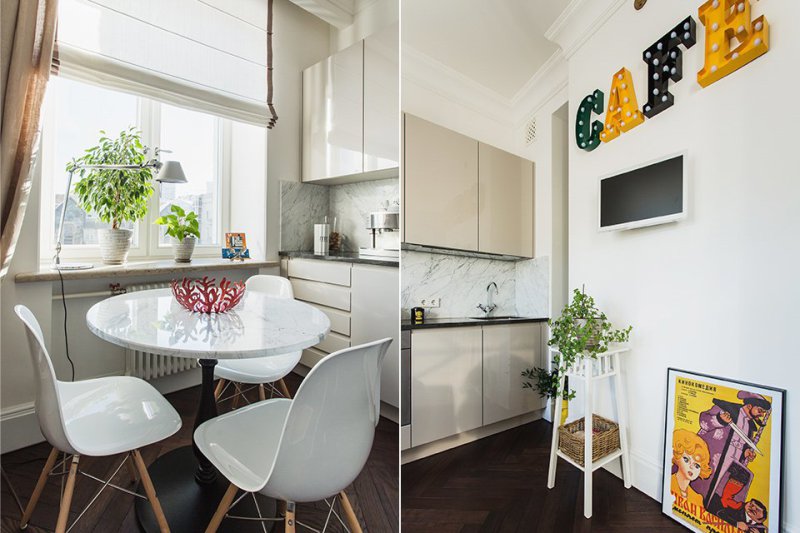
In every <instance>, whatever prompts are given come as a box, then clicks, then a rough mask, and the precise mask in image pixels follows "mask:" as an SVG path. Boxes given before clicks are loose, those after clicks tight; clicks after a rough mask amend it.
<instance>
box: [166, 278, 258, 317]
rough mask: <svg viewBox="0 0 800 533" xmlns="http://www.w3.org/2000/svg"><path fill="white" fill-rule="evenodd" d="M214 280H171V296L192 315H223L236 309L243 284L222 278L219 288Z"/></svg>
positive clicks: (241, 294) (242, 292)
mask: <svg viewBox="0 0 800 533" xmlns="http://www.w3.org/2000/svg"><path fill="white" fill-rule="evenodd" d="M215 282H216V278H212V279H208V276H205V277H204V278H203V279H190V278H183V279H182V280H181V281H178V280H172V283H171V285H172V294H173V295H174V296H175V299H176V300H178V303H179V304H181V305H182V306H183V307H185V308H186V309H188V310H189V311H192V312H193V313H224V312H226V311H229V310H231V309H233V308H234V307H236V305H237V304H238V303H239V302H240V301H242V297H243V296H244V283H243V282H241V281H234V282H231V281H228V279H227V278H222V281H220V282H219V286H217V285H216V284H215Z"/></svg>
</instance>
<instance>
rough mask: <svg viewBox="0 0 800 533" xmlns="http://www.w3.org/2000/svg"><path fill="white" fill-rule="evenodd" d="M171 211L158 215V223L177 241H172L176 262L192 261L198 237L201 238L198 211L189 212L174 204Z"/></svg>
mask: <svg viewBox="0 0 800 533" xmlns="http://www.w3.org/2000/svg"><path fill="white" fill-rule="evenodd" d="M170 211H171V213H169V214H167V215H164V216H161V217H158V218H157V219H156V224H158V225H159V226H164V227H165V231H164V233H165V234H166V235H169V236H170V237H172V238H173V239H175V241H174V242H173V243H172V250H173V252H174V253H175V262H176V263H189V262H191V261H192V253H193V252H194V245H195V244H196V243H197V239H199V238H200V223H199V221H198V220H197V213H195V212H194V211H189V212H188V213H187V212H186V211H185V210H184V209H183V208H182V207H181V206H179V205H175V204H172V206H171V207H170Z"/></svg>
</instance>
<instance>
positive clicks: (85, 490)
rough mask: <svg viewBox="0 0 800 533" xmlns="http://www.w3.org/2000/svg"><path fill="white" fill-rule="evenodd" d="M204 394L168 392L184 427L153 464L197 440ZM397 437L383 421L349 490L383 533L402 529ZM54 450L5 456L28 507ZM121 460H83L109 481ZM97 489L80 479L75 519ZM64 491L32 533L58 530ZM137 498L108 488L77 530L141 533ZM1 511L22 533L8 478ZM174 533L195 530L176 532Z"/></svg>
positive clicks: (40, 509) (312, 520)
mask: <svg viewBox="0 0 800 533" xmlns="http://www.w3.org/2000/svg"><path fill="white" fill-rule="evenodd" d="M300 380H301V378H300V377H299V376H296V375H295V374H290V376H289V377H287V378H286V383H287V385H288V386H289V389H290V390H291V392H292V393H294V392H295V391H296V390H297V387H298V386H299V384H300ZM199 393H200V390H199V387H195V388H192V389H187V390H183V391H179V392H176V393H173V394H169V395H167V399H168V400H169V401H170V402H171V403H172V405H173V406H174V407H175V409H177V411H178V412H179V413H180V414H181V418H182V419H183V427H182V428H181V429H180V431H178V433H176V434H175V435H173V436H172V437H170V438H169V439H167V440H165V441H163V442H160V443H157V444H154V445H152V446H148V447H147V448H145V449H144V450H142V456H143V457H144V460H145V462H146V463H148V464H149V463H151V462H152V461H154V460H155V459H156V458H157V457H158V456H160V455H162V454H164V453H166V452H168V451H170V450H172V449H175V448H178V447H181V446H186V445H188V444H190V443H191V436H192V426H193V424H194V415H195V412H196V410H197V402H198V397H199V396H198V395H199ZM256 399H257V395H255V391H253V395H252V397H251V400H256ZM226 410H227V406H225V407H222V406H221V407H220V412H225V411H226ZM397 439H398V427H397V424H395V423H393V422H390V421H388V420H385V419H381V421H380V423H379V424H378V428H377V430H376V433H375V441H374V443H373V446H372V452H371V454H370V457H369V460H368V461H367V464H366V466H365V467H364V469H363V470H362V472H361V475H360V476H359V477H358V478H357V479H356V481H355V482H354V483H353V484H352V485H351V486H350V487H349V488H348V490H347V494H348V496H349V498H350V501H351V502H352V504H353V507H354V509H355V511H356V515H357V516H358V517H359V520H360V522H361V524H362V526H365V531H370V532H381V533H383V532H397V531H398V486H397V474H398V468H399V465H398V453H399V452H398V440H397ZM49 452H50V446H49V445H47V444H45V443H42V444H37V445H35V446H30V447H28V448H25V449H22V450H18V451H15V452H11V453H7V454H5V455H3V456H2V466H3V468H4V470H5V471H6V472H7V474H8V477H9V480H10V481H11V483H12V484H13V486H14V488H15V490H16V491H17V493H18V494H19V496H20V498H21V499H22V504H23V505H25V504H26V503H27V499H28V497H29V496H30V494H31V492H32V491H33V487H34V485H35V484H36V479H37V478H38V476H39V472H40V471H41V469H42V466H43V465H44V461H45V459H46V457H47V454H48V453H49ZM119 460H121V459H119ZM118 462H119V461H118V459H117V458H116V457H111V458H81V469H82V470H85V471H87V472H88V473H90V474H92V475H94V476H97V477H99V478H102V479H105V478H107V477H108V476H110V475H111V474H112V472H113V470H114V468H116V466H117V464H118ZM309 475H311V473H309ZM128 480H129V478H128V472H127V470H126V469H125V468H124V467H123V468H122V470H120V472H119V474H117V477H116V478H115V480H114V483H117V484H120V485H122V486H125V487H127V486H128V485H127V483H128ZM97 488H98V485H97V484H96V483H94V482H92V481H91V480H89V479H86V478H78V482H77V483H76V485H75V496H74V497H73V500H72V511H73V512H72V515H71V517H70V522H71V521H72V520H74V519H75V518H76V517H77V513H78V512H79V511H80V509H82V508H83V507H84V506H85V505H86V504H87V503H88V502H89V500H90V499H91V497H92V496H93V495H94V492H95V491H96V490H97ZM59 493H60V488H59V484H58V482H57V481H53V480H51V481H50V482H49V483H48V484H47V486H46V488H45V490H44V492H43V493H42V496H41V499H40V500H39V504H38V506H37V508H36V512H35V513H34V515H33V518H32V519H31V525H30V526H29V527H28V528H27V530H26V531H29V532H31V533H43V532H46V531H53V528H55V523H56V517H57V516H58V504H59ZM133 499H134V497H133V496H129V495H127V494H124V493H120V492H117V491H114V490H106V491H105V492H103V494H102V495H101V496H100V498H99V499H98V500H97V501H96V502H95V503H94V505H92V507H90V508H89V511H87V513H86V515H84V517H83V518H82V519H81V521H80V522H78V524H77V525H76V526H75V528H74V529H73V530H72V531H73V532H75V533H81V532H93V533H110V532H117V531H118V532H125V533H133V532H138V531H139V526H138V524H137V522H136V515H135V512H134V508H133V503H134V502H133ZM326 511H327V510H326V509H325V507H324V504H323V503H316V504H298V506H297V518H298V520H300V521H302V522H305V523H308V524H311V525H314V526H316V527H321V525H322V524H323V523H324V522H325V513H326ZM0 514H1V515H2V522H0V531H2V533H11V532H17V531H19V519H20V516H21V513H20V512H19V509H18V507H17V505H16V503H15V502H14V500H13V498H12V496H11V494H10V492H9V490H8V485H7V484H6V483H5V482H3V483H2V492H1V493H0ZM337 526H338V524H337ZM330 530H331V529H330V528H329V531H330ZM274 531H275V532H276V533H280V532H282V531H283V524H282V523H281V524H280V525H278V526H277V527H276V528H275V529H274ZM332 531H342V528H341V527H334V528H333V529H332ZM173 533H195V532H177V531H176V532H173Z"/></svg>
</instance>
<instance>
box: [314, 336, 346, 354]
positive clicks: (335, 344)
mask: <svg viewBox="0 0 800 533" xmlns="http://www.w3.org/2000/svg"><path fill="white" fill-rule="evenodd" d="M349 347H350V337H345V336H344V335H339V334H338V333H333V332H331V333H328V334H327V335H325V338H324V339H322V342H320V343H319V344H317V345H316V346H315V348H317V349H319V350H322V351H323V352H325V353H333V352H338V351H339V350H344V349H345V348H349Z"/></svg>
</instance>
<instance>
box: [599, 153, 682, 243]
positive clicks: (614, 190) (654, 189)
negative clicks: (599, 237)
mask: <svg viewBox="0 0 800 533" xmlns="http://www.w3.org/2000/svg"><path fill="white" fill-rule="evenodd" d="M599 197H600V209H599V215H600V216H599V219H600V231H610V230H623V229H632V228H640V227H643V226H654V225H656V224H664V223H667V222H673V221H675V220H679V219H681V218H684V217H685V216H686V154H685V153H681V154H674V155H671V156H668V157H666V158H663V159H659V160H657V161H655V162H652V163H646V164H645V165H642V166H639V167H636V168H633V169H630V170H626V171H624V172H621V173H618V174H614V175H612V176H606V177H603V178H600V194H599Z"/></svg>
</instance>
